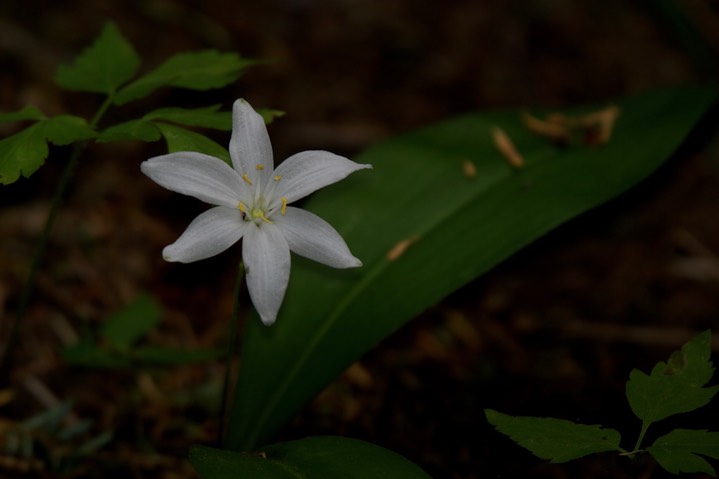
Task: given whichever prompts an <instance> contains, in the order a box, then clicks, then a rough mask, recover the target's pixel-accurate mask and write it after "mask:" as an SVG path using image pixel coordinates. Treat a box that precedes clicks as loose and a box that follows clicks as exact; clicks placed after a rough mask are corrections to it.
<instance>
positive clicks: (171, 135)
mask: <svg viewBox="0 0 719 479" xmlns="http://www.w3.org/2000/svg"><path fill="white" fill-rule="evenodd" d="M155 125H157V127H158V128H159V129H160V131H161V132H162V136H164V137H165V141H167V149H168V151H169V152H170V153H174V152H176V151H199V152H200V153H205V154H206V155H210V156H214V157H216V158H220V159H222V160H224V161H226V162H227V163H230V154H229V153H228V151H227V150H226V149H225V148H223V147H222V146H220V145H218V144H217V143H216V142H214V141H212V140H210V139H209V138H207V137H206V136H205V135H202V134H200V133H196V132H194V131H190V130H186V129H184V128H181V127H179V126H175V125H169V124H167V123H155Z"/></svg>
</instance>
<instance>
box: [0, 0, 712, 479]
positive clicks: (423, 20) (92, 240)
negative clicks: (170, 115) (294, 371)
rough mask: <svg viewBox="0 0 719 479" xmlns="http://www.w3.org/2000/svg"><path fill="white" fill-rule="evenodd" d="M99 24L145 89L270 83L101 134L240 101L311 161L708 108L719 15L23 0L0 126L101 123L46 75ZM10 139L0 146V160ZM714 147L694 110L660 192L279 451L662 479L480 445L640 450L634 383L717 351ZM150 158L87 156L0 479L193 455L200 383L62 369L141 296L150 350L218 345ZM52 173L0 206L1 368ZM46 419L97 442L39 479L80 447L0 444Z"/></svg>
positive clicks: (135, 153) (217, 265)
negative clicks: (618, 102)
mask: <svg viewBox="0 0 719 479" xmlns="http://www.w3.org/2000/svg"><path fill="white" fill-rule="evenodd" d="M108 19H111V20H113V21H114V22H115V23H116V24H117V25H118V27H119V28H120V30H121V31H122V32H123V34H124V35H125V36H126V37H127V38H128V39H129V40H130V41H131V43H132V44H133V45H134V46H135V48H136V49H137V51H138V52H139V53H140V55H141V56H142V58H143V62H144V63H143V65H144V68H146V69H148V68H150V67H151V66H153V65H157V64H158V63H159V62H161V61H162V60H163V59H164V58H166V57H167V56H168V55H171V54H174V53H177V52H180V51H185V50H197V49H205V48H216V49H219V50H223V51H239V52H241V53H242V54H244V55H246V56H248V57H251V58H260V59H267V60H269V61H268V62H266V63H263V64H260V65H258V66H256V67H254V68H253V69H251V70H250V71H249V72H248V73H247V74H246V75H245V76H244V77H242V78H241V79H240V81H238V82H237V84H234V85H232V86H230V87H227V88H225V89H222V90H217V91H211V92H206V93H188V92H186V91H180V90H163V91H161V92H158V93H157V94H154V95H152V96H151V97H149V98H148V99H146V100H141V101H138V102H135V103H132V104H130V105H127V106H126V107H123V108H121V109H118V110H117V112H116V113H114V114H112V116H110V117H108V118H107V121H108V122H112V121H120V120H122V119H126V118H132V117H133V115H139V114H142V113H143V112H145V111H147V110H148V109H150V108H157V107H160V106H167V105H180V106H188V107H190V106H198V105H205V104H208V103H221V104H223V105H224V106H226V107H227V106H229V105H230V104H231V103H232V101H233V100H234V99H235V98H237V97H245V98H248V99H249V100H250V101H251V103H252V104H253V105H255V106H263V107H270V108H276V109H280V110H284V111H285V112H286V113H287V114H286V116H285V117H283V118H281V119H280V120H278V121H276V122H275V123H274V124H273V125H272V126H271V127H270V135H271V137H272V140H273V146H274V149H275V156H276V157H277V158H285V157H287V156H288V155H289V154H291V153H294V152H297V151H301V150H305V149H317V148H321V149H327V150H331V151H334V152H337V153H340V154H344V155H347V156H349V157H352V156H353V155H356V154H357V153H358V152H359V151H361V150H363V149H364V148H366V147H368V146H370V145H372V144H375V143H377V142H380V141H382V140H383V139H385V138H388V137H391V136H393V135H396V134H400V133H403V132H406V131H409V130H412V129H413V128H417V127H420V126H424V125H429V124H431V123H434V122H438V121H441V120H444V119H447V118H450V117H453V116H456V115H458V114H462V113H466V112H470V111H476V110H481V109H488V108H500V107H515V106H518V107H521V106H527V105H531V106H545V107H562V106H569V105H577V104H584V103H602V102H605V101H609V100H611V99H612V98H617V97H620V96H624V95H627V94H631V93H635V92H640V91H645V90H648V89H651V88H659V87H664V86H669V85H677V84H696V83H712V82H715V81H716V78H717V73H718V72H719V69H718V68H717V65H719V61H718V60H719V28H718V27H719V6H717V4H716V3H712V2H707V1H701V0H686V1H682V2H672V1H669V0H667V1H661V2H635V3H628V2H622V1H619V0H587V1H585V2H571V1H568V0H532V1H529V2H526V1H519V0H510V1H503V2H500V1H491V2H478V1H471V0H453V1H451V2H439V1H416V0H415V1H410V0H397V1H392V2H385V1H380V0H363V1H360V0H335V1H330V0H269V1H266V2H229V1H227V0H221V1H207V2H199V1H184V2H181V1H173V0H150V1H147V2H121V1H119V0H101V1H98V0H94V1H88V0H74V1H72V0H68V1H64V2H43V1H39V0H25V1H23V2H3V4H2V5H0V111H15V110H18V109H20V108H22V107H23V106H24V105H25V104H27V103H32V104H34V105H35V106H37V107H38V108H40V109H41V110H42V111H44V112H46V113H47V114H48V115H55V114H61V113H72V114H76V115H81V116H85V117H90V116H91V115H92V113H93V112H94V110H95V109H96V108H97V106H98V101H99V100H98V98H96V97H94V96H93V95H85V94H79V93H67V92H64V91H62V90H60V89H59V88H57V87H56V86H55V84H54V82H53V76H54V72H55V71H56V69H57V67H58V65H59V64H60V63H62V62H67V61H69V60H70V59H72V58H73V57H74V56H75V55H76V54H77V53H78V52H79V51H80V50H81V49H82V48H83V47H85V46H86V45H87V44H88V43H89V42H91V41H92V39H93V38H94V37H95V36H96V35H97V34H98V32H99V31H100V29H101V27H102V25H103V24H104V22H105V21H107V20H108ZM11 128H12V127H11V126H8V125H0V137H4V136H6V135H8V134H10V133H12V132H13V131H14V130H12V129H11ZM226 136H227V135H226V134H225V133H219V134H217V136H216V139H217V141H218V142H220V143H224V142H226V141H227V139H226ZM718 139H719V129H718V128H717V114H716V111H713V112H712V113H711V114H710V115H708V117H707V118H705V119H704V121H703V122H702V124H701V125H700V128H698V129H697V131H696V132H695V133H694V134H693V135H692V136H691V137H690V138H689V139H688V140H687V142H686V143H685V145H684V146H683V147H682V148H681V149H680V150H679V151H678V152H677V153H676V154H675V155H674V156H673V158H672V159H671V160H670V161H669V162H668V163H667V164H666V165H665V166H664V167H662V168H661V170H660V171H659V172H658V173H656V174H654V175H653V176H652V177H650V178H649V179H647V180H646V181H644V182H643V183H642V184H641V185H640V186H638V187H637V188H635V189H633V190H632V191H631V192H629V193H627V194H625V195H623V196H621V197H620V198H617V199H615V200H613V201H611V202H609V203H608V204H606V205H604V206H602V207H600V208H598V209H596V210H594V211H592V212H589V213H588V214H585V215H583V216H581V217H579V218H577V219H575V220H573V221H571V222H570V223H569V224H567V225H565V226H562V227H560V228H559V229H557V230H555V231H554V232H552V233H550V234H549V235H547V236H545V237H544V238H542V239H540V240H539V241H537V242H536V243H534V244H533V245H531V246H530V247H528V248H526V249H525V250H523V251H521V252H520V253H518V254H517V255H516V256H514V257H513V258H511V259H510V260H508V261H506V262H505V263H503V264H502V265H500V266H499V267H497V268H495V269H494V270H493V271H491V272H490V273H488V274H486V275H484V276H483V277H481V278H478V279H477V280H475V281H473V282H472V283H470V284H468V285H466V286H465V287H464V288H462V289H461V290H459V291H457V292H455V293H453V294H452V295H451V296H449V297H448V298H446V299H445V300H443V301H442V302H441V303H439V304H437V305H435V306H434V307H432V308H430V309H429V310H428V311H426V312H425V313H423V314H422V315H421V316H419V317H418V318H415V319H414V320H413V321H411V322H410V323H408V324H407V325H406V326H405V327H404V328H402V329H401V330H400V331H398V332H397V333H395V334H393V335H392V336H391V337H389V338H387V339H386V340H385V341H383V342H382V343H381V344H380V345H378V347H376V348H375V349H373V350H372V351H370V352H369V353H368V354H366V355H365V356H364V357H363V358H362V359H361V360H360V361H358V362H357V363H356V364H354V365H353V366H352V367H351V368H350V369H348V370H347V371H346V372H345V373H344V374H343V375H342V376H341V377H340V378H338V379H337V380H336V381H335V382H334V383H332V384H331V385H330V386H328V387H327V389H326V390H325V391H323V392H322V393H321V394H320V395H319V396H318V397H317V398H316V399H315V400H314V401H313V402H312V403H311V404H309V405H307V407H306V408H305V409H304V410H303V411H302V413H301V414H300V415H299V416H298V417H297V418H296V419H295V421H293V422H292V423H291V424H290V425H288V426H287V428H285V430H283V431H282V432H281V433H280V435H279V437H278V440H287V439H295V438H301V437H304V436H307V435H314V434H339V435H347V436H351V437H356V438H360V439H365V440H368V441H371V442H374V443H376V444H379V445H381V446H384V447H387V448H390V449H392V450H394V451H396V452H399V453H401V454H403V455H405V456H406V457H407V458H409V459H411V460H413V461H415V462H417V463H418V464H419V465H421V466H422V467H423V468H424V469H425V470H426V471H427V472H428V473H429V474H430V475H431V476H432V477H435V478H436V479H443V478H479V477H483V478H485V477H496V478H500V477H501V478H509V477H524V478H530V477H531V478H567V477H582V478H588V479H591V478H604V477H607V478H609V477H611V478H625V477H626V478H629V477H633V478H648V477H669V476H668V474H666V473H664V472H663V471H662V470H661V469H660V468H658V466H657V465H656V464H655V463H654V462H653V461H652V460H651V459H648V458H641V459H638V460H636V461H633V462H630V461H629V460H628V459H626V458H621V457H614V456H613V455H607V454H603V455H595V456H589V457H586V458H584V459H581V460H578V461H574V462H571V463H567V464H550V463H548V462H546V461H542V460H539V459H536V458H534V457H533V456H531V455H530V454H529V453H528V452H526V451H525V450H524V449H522V448H520V447H518V446H516V445H515V444H514V443H512V442H511V441H509V440H508V439H506V438H504V437H503V436H501V435H499V434H498V433H497V432H496V431H494V430H493V429H492V428H491V426H489V425H488V424H487V422H486V420H485V418H484V414H483V410H484V409H485V408H493V409H500V410H502V411H504V412H507V413H511V414H518V415H538V416H557V417H563V418H566V419H570V420H576V421H579V422H583V423H587V424H597V423H601V424H603V425H605V426H607V427H612V428H616V429H619V430H621V431H623V432H624V434H625V442H626V443H627V444H628V443H633V442H634V440H635V434H636V433H637V432H638V429H639V426H640V425H639V423H638V421H637V420H636V419H635V418H634V417H633V416H632V414H631V411H630V410H629V408H628V406H627V403H626V399H625V395H624V387H625V382H626V380H627V378H628V375H629V372H630V371H631V369H632V368H640V369H643V370H645V371H646V370H648V369H650V368H651V366H652V365H653V364H654V363H655V362H657V361H659V360H664V359H666V358H667V357H668V355H669V354H670V353H671V352H672V351H673V350H675V349H677V348H679V347H680V346H681V344H682V343H683V342H685V341H686V340H688V339H689V338H691V337H692V336H693V335H694V334H696V333H698V332H700V331H702V330H705V329H708V328H714V329H716V325H717V321H718V316H717V314H718V313H719V259H718V258H717V254H719V222H717V220H716V218H717V214H716V207H717V204H719V141H718ZM162 148H163V147H162V145H160V144H159V143H158V144H149V145H146V144H139V143H117V144H114V145H113V146H112V147H110V148H108V147H106V146H101V145H97V146H92V147H90V148H88V149H87V150H86V151H85V152H84V153H83V156H82V158H81V164H80V165H81V166H80V168H79V169H78V171H77V174H76V176H75V177H74V178H73V180H72V184H71V187H70V190H69V192H68V195H67V198H66V200H65V203H64V206H63V208H62V210H61V212H60V214H59V216H58V219H57V223H56V226H55V228H54V230H53V233H52V236H51V238H50V241H49V244H48V253H47V256H46V257H45V259H44V261H43V262H42V263H41V265H40V268H39V273H38V279H37V283H36V286H35V288H34V291H33V295H32V297H31V301H30V303H29V308H28V311H27V315H26V318H25V320H24V322H23V324H22V328H21V330H20V335H19V340H18V342H17V345H16V348H15V350H14V354H13V360H14V361H13V368H12V370H11V372H10V373H9V375H7V377H4V378H0V379H2V380H3V385H2V388H0V443H3V444H4V446H3V447H4V450H7V451H8V453H7V454H5V455H4V456H2V459H1V460H0V476H2V477H5V476H7V477H13V476H14V475H17V476H24V475H28V476H30V477H47V478H54V477H71V478H72V477H123V478H126V477H132V478H149V477H152V478H167V479H170V478H172V479H179V478H190V477H196V475H195V473H194V471H193V470H192V468H191V466H190V465H189V463H188V462H187V460H186V455H187V450H188V447H189V445H191V444H197V443H204V444H210V443H212V442H213V440H214V437H215V435H216V433H217V427H218V425H217V397H218V396H219V394H220V390H221V384H222V380H223V374H224V365H223V363H222V362H220V361H213V362H210V363H202V364H195V365H189V366H181V367H165V368H154V369H132V368H130V369H121V368H110V369H100V370H98V369H91V368H82V367H78V366H73V365H72V364H69V363H68V361H67V360H65V359H63V356H62V351H63V349H64V348H66V347H67V346H68V345H71V344H74V343H76V342H77V341H78V338H80V337H85V336H86V335H88V334H90V333H92V332H93V331H97V329H98V327H99V326H100V325H101V324H102V322H103V321H105V320H106V318H108V316H110V315H111V314H112V313H113V312H114V311H117V310H120V309H122V307H123V306H124V305H126V304H128V303H129V302H130V301H132V300H133V299H134V298H135V297H137V295H138V294H141V293H144V292H147V293H150V294H152V295H153V296H154V297H156V298H157V299H158V300H159V301H160V302H161V303H162V305H163V308H164V313H163V315H162V322H161V324H160V326H159V327H158V328H157V330H156V331H154V332H153V333H152V334H151V336H150V337H149V338H147V342H148V343H152V344H156V345H163V346H173V347H185V348H211V347H215V346H218V345H222V344H224V341H223V339H224V337H225V335H226V332H227V327H228V326H227V318H228V317H229V315H230V311H231V308H232V297H231V292H232V284H233V281H234V274H235V271H234V268H235V264H236V261H235V258H234V257H232V258H230V257H229V256H230V254H229V253H228V255H226V256H220V257H217V258H213V259H211V260H208V261H206V262H203V264H197V265H191V266H182V265H180V266H178V265H170V264H168V263H165V262H164V261H163V260H162V258H161V255H160V251H161V249H162V247H163V246H165V245H167V244H169V243H171V242H172V241H174V240H175V239H176V237H177V235H178V233H179V232H180V231H182V229H183V228H184V227H185V226H186V225H187V224H188V223H189V221H191V219H192V218H193V217H194V216H195V215H196V214H198V213H199V212H200V211H202V210H203V205H201V204H199V202H197V201H195V200H192V199H186V198H182V197H180V196H179V195H175V194H172V193H169V192H167V191H165V190H162V189H160V188H158V187H157V186H156V185H154V184H153V183H151V182H150V181H149V180H147V179H146V178H144V177H143V176H142V175H141V174H140V172H139V163H140V162H141V161H142V160H144V159H146V158H149V157H151V156H153V155H155V154H159V153H161V152H162V151H163V150H162ZM68 156H69V151H68V149H67V148H55V149H53V150H52V152H51V155H50V157H49V158H48V160H47V164H46V165H45V166H44V167H43V168H41V169H40V170H39V171H38V172H37V173H36V174H34V175H33V176H32V177H31V178H30V179H21V180H20V181H18V182H17V183H16V184H14V185H11V186H4V187H2V188H1V189H0V202H1V203H2V209H1V210H0V235H1V237H2V238H3V241H2V242H0V275H1V276H0V334H2V336H0V340H1V342H0V344H3V348H4V344H5V343H6V341H7V336H8V329H9V324H10V323H11V321H12V318H13V317H14V315H15V309H16V307H17V303H18V297H19V294H20V291H21V289H22V285H23V282H24V280H25V277H26V275H27V271H28V268H29V265H30V262H31V256H32V252H33V248H34V246H35V244H36V242H37V240H38V238H39V236H40V234H41V231H42V227H43V224H44V222H45V219H46V215H47V213H48V211H49V208H50V204H51V198H52V193H53V191H54V188H55V186H56V185H57V181H58V178H59V176H60V173H61V171H62V168H63V166H64V165H65V163H66V161H68ZM712 218H714V219H712ZM208 305H209V306H208ZM714 346H715V351H716V350H717V349H716V348H717V346H719V343H717V342H716V341H715V343H714ZM66 401H72V407H71V412H70V413H69V414H68V415H67V416H65V417H64V418H63V420H64V421H65V422H66V423H67V424H78V423H80V422H81V421H83V420H89V421H91V425H90V429H89V431H88V432H87V433H85V434H84V435H81V437H82V438H84V439H89V438H92V437H96V436H98V435H100V434H102V433H104V432H108V431H111V432H112V434H113V438H112V440H111V441H109V443H107V444H106V445H105V446H104V447H102V448H101V449H100V450H99V452H97V453H94V454H92V455H89V456H85V457H82V458H81V459H80V460H79V461H77V463H75V464H71V465H70V464H66V465H65V467H64V469H63V470H62V471H59V470H57V469H53V467H52V465H51V464H49V463H48V457H60V456H67V452H68V450H73V449H77V447H78V444H79V443H78V442H73V441H63V440H62V439H60V438H57V437H50V436H48V435H37V436H36V437H30V438H21V439H22V440H23V441H24V440H25V439H27V441H26V442H27V443H28V444H31V445H32V446H33V450H32V451H29V452H28V451H25V450H22V451H21V449H20V448H19V446H13V444H14V443H12V441H13V440H14V439H13V438H15V439H17V434H15V433H16V431H17V430H18V428H19V426H20V424H21V423H22V422H23V421H26V420H27V419H28V418H31V417H34V416H36V415H38V414H41V413H43V412H45V411H48V410H52V408H54V407H57V406H58V405H60V404H63V403H64V402H66ZM716 412H717V411H716V408H714V409H708V410H705V412H704V413H703V414H700V415H695V416H688V417H687V419H686V421H689V423H691V421H695V422H696V423H697V424H698V425H697V427H703V428H708V429H714V430H716V429H717V428H719V425H717V424H716V423H713V422H711V421H709V422H708V423H704V422H702V418H711V417H713V418H716V417H717V416H716ZM686 424H687V423H682V425H686ZM667 427H668V426H667ZM655 432H656V433H659V432H661V431H659V429H657V431H655ZM21 442H22V441H21ZM628 446H629V444H628ZM12 451H14V453H13V452H12ZM18 451H21V452H18ZM0 454H2V453H0ZM19 458H21V459H19ZM716 465H717V463H716V461H715V462H714V466H716ZM693 477H703V476H701V475H696V476H693Z"/></svg>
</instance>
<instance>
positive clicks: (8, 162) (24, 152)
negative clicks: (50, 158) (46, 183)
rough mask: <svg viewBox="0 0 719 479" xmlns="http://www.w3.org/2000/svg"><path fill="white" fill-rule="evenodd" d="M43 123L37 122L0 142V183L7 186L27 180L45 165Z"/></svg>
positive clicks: (45, 150) (45, 151) (46, 153)
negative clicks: (19, 180) (23, 179)
mask: <svg viewBox="0 0 719 479" xmlns="http://www.w3.org/2000/svg"><path fill="white" fill-rule="evenodd" d="M48 152H49V150H48V147H47V141H45V134H44V132H43V123H42V122H38V123H35V124H34V125H31V126H29V127H27V128H25V129H24V130H22V131H19V132H18V133H15V134H14V135H12V136H9V137H7V138H3V139H2V140H0V183H2V184H3V185H9V184H10V183H14V182H16V181H17V180H18V178H20V175H21V174H22V176H24V177H25V178H29V177H30V175H32V174H33V173H35V172H36V171H37V170H38V168H40V167H41V166H42V164H43V163H45V158H47V155H48Z"/></svg>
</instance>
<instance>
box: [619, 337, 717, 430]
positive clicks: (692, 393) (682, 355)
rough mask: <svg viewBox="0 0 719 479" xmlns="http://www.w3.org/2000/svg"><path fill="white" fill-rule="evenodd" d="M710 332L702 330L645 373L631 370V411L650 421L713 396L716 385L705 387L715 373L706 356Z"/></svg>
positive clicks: (694, 406)
mask: <svg viewBox="0 0 719 479" xmlns="http://www.w3.org/2000/svg"><path fill="white" fill-rule="evenodd" d="M710 354H711V332H710V331H704V332H703V333H701V334H699V335H698V336H696V337H695V338H694V339H692V340H691V341H689V342H688V343H686V344H685V345H684V346H682V349H681V350H680V351H675V352H674V353H673V354H672V355H671V357H670V358H669V360H668V361H667V362H666V363H665V362H663V361H661V362H659V363H658V364H657V365H656V366H654V368H653V369H652V372H651V374H649V375H647V374H645V373H643V372H642V371H639V370H638V369H634V370H632V372H631V373H630V375H629V381H627V399H628V400H629V405H630V406H631V408H632V411H633V412H634V414H635V415H636V416H637V417H638V418H639V419H641V420H642V421H644V422H647V423H651V422H654V421H659V420H661V419H664V418H667V417H669V416H673V415H675V414H679V413H683V412H688V411H693V410H694V409H697V408H700V407H702V406H704V405H706V404H707V403H709V401H711V399H712V398H713V397H714V395H715V394H716V392H717V390H719V386H713V387H710V388H705V387H704V385H706V383H707V382H709V380H710V379H711V377H712V375H713V374H714V366H713V365H712V363H711V361H710V360H709V358H710Z"/></svg>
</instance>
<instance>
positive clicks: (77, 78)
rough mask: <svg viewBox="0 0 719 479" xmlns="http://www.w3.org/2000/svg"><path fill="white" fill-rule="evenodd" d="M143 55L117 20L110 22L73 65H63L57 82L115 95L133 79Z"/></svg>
mask: <svg viewBox="0 0 719 479" xmlns="http://www.w3.org/2000/svg"><path fill="white" fill-rule="evenodd" d="M139 66H140V58H139V57H138V56H137V54H136V53H135V50H134V49H133V48H132V45H130V43H128V42H127V40H125V38H123V36H122V34H121V33H120V31H119V30H118V29H117V27H116V26H115V24H114V23H111V22H110V23H107V24H106V25H105V28H103V30H102V33H100V36H99V37H97V39H96V40H95V42H94V43H93V44H92V45H91V46H90V47H88V48H87V49H85V50H84V51H83V52H82V53H81V54H80V55H79V56H78V57H77V58H76V59H75V62H74V63H73V64H72V65H61V66H60V68H59V70H58V72H57V77H56V81H57V83H58V85H60V86H61V87H64V88H67V89H68V90H78V91H87V92H93V93H104V94H107V95H111V94H113V93H114V92H115V91H116V90H117V89H118V88H119V87H120V86H122V85H123V84H125V83H126V82H127V81H128V80H130V79H131V78H132V77H133V76H134V75H135V73H136V72H137V68H138V67H139Z"/></svg>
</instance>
